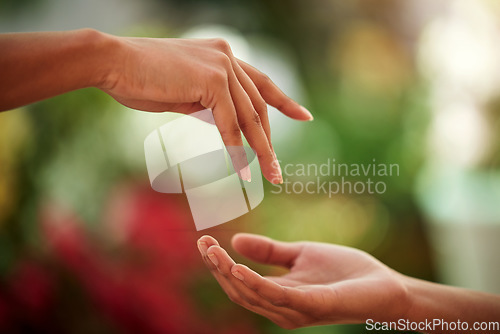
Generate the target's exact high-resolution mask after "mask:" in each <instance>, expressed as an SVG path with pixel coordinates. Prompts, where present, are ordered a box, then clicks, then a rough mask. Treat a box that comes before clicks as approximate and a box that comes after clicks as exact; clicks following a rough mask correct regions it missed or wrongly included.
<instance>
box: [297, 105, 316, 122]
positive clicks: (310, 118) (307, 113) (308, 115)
mask: <svg viewBox="0 0 500 334" xmlns="http://www.w3.org/2000/svg"><path fill="white" fill-rule="evenodd" d="M299 108H300V111H301V112H302V114H303V115H304V116H305V117H306V119H304V120H305V121H312V120H314V117H313V115H312V114H311V112H310V111H309V110H307V109H306V108H305V107H304V106H299Z"/></svg>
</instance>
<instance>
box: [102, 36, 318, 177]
mask: <svg viewBox="0 0 500 334" xmlns="http://www.w3.org/2000/svg"><path fill="white" fill-rule="evenodd" d="M118 41H119V43H118V47H117V50H118V51H117V57H116V59H113V62H115V64H116V65H115V66H114V67H112V70H111V71H110V73H109V75H108V76H107V78H106V80H104V81H103V84H102V87H100V88H101V89H102V90H104V91H105V92H107V93H108V94H109V95H111V96H112V97H113V98H114V99H116V100H117V101H118V102H120V103H122V104H123V105H125V106H128V107H131V108H134V109H139V110H145V111H175V112H180V113H186V114H187V113H191V112H195V111H198V110H201V109H205V108H210V109H212V112H213V115H214V119H215V123H216V126H217V127H218V129H219V131H220V133H221V136H222V140H223V141H224V144H225V145H226V147H228V146H236V147H240V146H242V145H243V142H242V138H241V134H240V129H241V130H242V131H243V134H244V135H245V137H246V139H247V140H248V143H249V144H250V146H251V147H252V148H253V149H254V150H255V152H256V154H257V157H258V159H259V163H260V165H261V169H262V172H263V174H264V176H265V177H266V178H267V179H268V180H269V181H271V182H273V183H279V182H281V181H282V176H281V169H280V167H279V163H278V161H277V159H276V155H275V153H274V150H273V147H272V144H271V129H270V126H269V118H268V114H267V103H268V104H270V105H272V106H274V107H276V108H277V109H279V110H280V111H281V112H283V113H284V114H285V115H287V116H289V117H291V118H294V119H297V120H310V119H312V116H311V114H310V113H309V112H308V111H307V110H306V109H305V108H303V107H301V106H300V105H298V104H297V103H296V102H294V101H293V100H292V99H290V98H289V97H287V96H286V95H285V94H283V92H281V90H279V88H278V87H276V85H275V84H274V83H273V82H272V81H271V80H270V79H269V78H268V77H267V76H265V75H264V74H262V73H261V72H259V71H258V70H256V69H255V68H253V67H252V66H250V65H248V64H246V63H245V62H243V61H241V60H239V59H237V58H235V57H234V56H233V54H232V52H231V49H230V47H229V45H228V43H227V42H225V41H224V40H222V39H212V40H186V39H153V38H118ZM229 153H230V154H231V155H232V156H231V158H232V159H233V164H235V169H236V170H237V171H239V170H240V169H241V168H242V167H243V165H246V162H244V163H243V164H242V163H241V162H239V163H235V160H236V159H237V158H238V157H237V156H236V155H237V154H232V153H231V152H229ZM243 155H244V153H243Z"/></svg>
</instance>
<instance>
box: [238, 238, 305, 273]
mask: <svg viewBox="0 0 500 334" xmlns="http://www.w3.org/2000/svg"><path fill="white" fill-rule="evenodd" d="M232 244H233V248H234V249H235V250H236V251H237V252H238V253H240V254H241V255H243V256H245V257H247V258H249V259H250V260H253V261H255V262H260V263H264V264H275V265H279V266H283V267H286V268H291V267H292V266H293V264H294V262H295V259H296V258H297V257H298V256H299V254H300V252H301V250H302V247H303V244H301V243H289V242H283V241H276V240H273V239H271V238H268V237H264V236H260V235H255V234H248V233H238V234H236V235H235V236H234V237H233V239H232Z"/></svg>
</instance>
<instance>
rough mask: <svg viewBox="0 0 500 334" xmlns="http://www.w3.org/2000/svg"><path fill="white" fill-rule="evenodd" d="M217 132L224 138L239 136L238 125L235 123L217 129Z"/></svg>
mask: <svg viewBox="0 0 500 334" xmlns="http://www.w3.org/2000/svg"><path fill="white" fill-rule="evenodd" d="M219 132H220V135H221V136H222V138H224V139H230V138H238V137H239V136H241V135H240V127H239V126H238V124H236V123H235V124H233V125H231V126H227V127H224V128H221V129H219Z"/></svg>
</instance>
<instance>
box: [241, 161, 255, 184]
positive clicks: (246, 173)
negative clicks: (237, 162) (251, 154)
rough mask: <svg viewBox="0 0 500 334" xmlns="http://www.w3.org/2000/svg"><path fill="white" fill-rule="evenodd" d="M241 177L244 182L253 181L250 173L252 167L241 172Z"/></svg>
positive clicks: (244, 168)
mask: <svg viewBox="0 0 500 334" xmlns="http://www.w3.org/2000/svg"><path fill="white" fill-rule="evenodd" d="M240 177H241V179H242V180H243V181H248V182H250V181H252V173H251V172H250V167H249V166H248V165H246V166H245V167H243V168H242V169H241V170H240Z"/></svg>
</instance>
